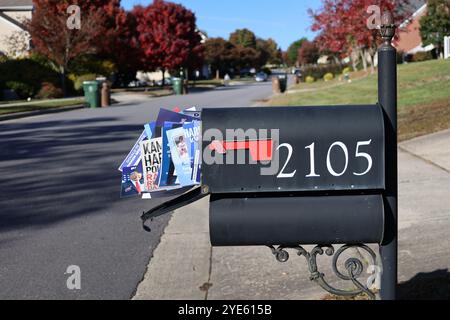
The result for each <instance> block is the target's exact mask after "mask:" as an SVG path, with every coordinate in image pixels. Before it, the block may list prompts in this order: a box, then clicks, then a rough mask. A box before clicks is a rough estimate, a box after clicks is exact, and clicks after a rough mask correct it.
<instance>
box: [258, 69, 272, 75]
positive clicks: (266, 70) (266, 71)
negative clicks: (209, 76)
mask: <svg viewBox="0 0 450 320" xmlns="http://www.w3.org/2000/svg"><path fill="white" fill-rule="evenodd" d="M261 71H262V72H264V73H265V74H267V75H268V76H270V75H271V74H272V70H270V69H269V68H263V69H262V70H261Z"/></svg>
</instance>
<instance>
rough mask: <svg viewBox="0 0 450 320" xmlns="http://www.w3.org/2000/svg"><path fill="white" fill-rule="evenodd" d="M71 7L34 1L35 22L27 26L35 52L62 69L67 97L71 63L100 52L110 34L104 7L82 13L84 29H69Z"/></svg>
mask: <svg viewBox="0 0 450 320" xmlns="http://www.w3.org/2000/svg"><path fill="white" fill-rule="evenodd" d="M86 2H88V1H86ZM74 3H75V4H76V1H74ZM80 5H81V3H80ZM68 6H69V4H68V3H67V2H66V1H54V0H53V1H52V0H34V12H33V16H32V19H31V21H28V22H26V23H25V25H26V28H27V30H28V31H29V33H30V35H31V39H32V43H33V46H34V50H35V51H36V52H38V53H40V54H42V55H44V56H46V57H47V58H48V59H49V60H50V61H52V62H53V63H54V64H55V65H56V66H57V67H58V69H59V71H60V74H61V82H62V83H61V85H62V88H63V91H64V94H66V92H67V90H66V83H65V78H66V72H67V68H68V65H69V62H70V61H71V60H73V59H74V58H76V57H77V56H79V55H81V54H86V53H96V52H98V49H99V46H98V43H99V42H101V40H102V37H103V35H104V34H105V32H106V29H105V21H106V16H105V13H104V12H103V10H102V9H101V7H100V6H98V7H95V6H93V7H91V8H89V9H88V10H87V9H86V10H85V11H84V12H83V11H82V12H83V19H82V20H81V28H80V29H69V28H68V27H67V20H68V14H67V8H68ZM83 8H86V5H84V7H83Z"/></svg>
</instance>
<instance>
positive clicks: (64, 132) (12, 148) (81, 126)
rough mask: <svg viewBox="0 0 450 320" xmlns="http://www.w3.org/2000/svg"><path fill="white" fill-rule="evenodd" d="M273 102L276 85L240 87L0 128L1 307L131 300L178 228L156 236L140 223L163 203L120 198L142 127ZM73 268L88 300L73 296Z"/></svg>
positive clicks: (160, 222)
mask: <svg viewBox="0 0 450 320" xmlns="http://www.w3.org/2000/svg"><path fill="white" fill-rule="evenodd" d="M270 95H271V85H270V83H264V84H256V85H246V86H233V87H228V88H223V89H219V90H214V91H208V92H197V93H192V94H190V95H188V96H180V97H164V98H158V99H148V100H147V99H142V98H139V97H138V96H136V97H134V96H133V97H131V99H130V98H126V99H125V101H124V102H123V103H122V104H121V105H120V106H115V107H111V108H108V109H93V110H90V109H82V110H75V111H71V112H63V113H58V114H49V115H43V116H38V117H33V118H24V119H20V120H14V121H5V122H0V141H1V142H0V146H1V147H0V171H1V174H0V186H1V192H0V299H17V298H22V299H129V298H131V297H132V296H133V294H134V292H135V290H136V287H137V284H138V283H139V282H140V281H141V280H142V278H143V275H144V273H145V269H146V266H147V264H148V262H149V259H150V258H151V255H152V252H153V249H154V248H155V247H156V246H157V245H158V242H159V239H160V235H161V233H162V232H163V230H164V227H165V226H166V224H167V221H168V219H169V217H168V216H165V217H160V218H159V219H157V220H155V221H154V222H153V224H152V228H153V232H152V233H151V234H148V233H146V232H144V231H143V230H142V228H141V224H140V219H139V217H140V214H141V213H142V212H143V211H145V210H148V209H150V208H151V207H153V206H156V205H158V204H159V202H158V201H156V200H150V201H144V200H138V199H128V200H122V199H120V198H119V192H120V174H119V172H118V171H117V167H118V166H119V165H120V163H121V161H122V160H123V158H124V157H125V156H126V154H127V152H128V151H129V149H130V148H131V147H132V145H133V144H134V141H135V140H136V139H137V137H138V136H139V134H140V133H141V132H142V130H143V127H142V125H143V124H144V123H146V122H149V121H151V120H153V119H155V118H156V115H157V113H158V111H159V108H160V107H166V108H170V109H171V108H173V107H175V106H179V107H184V106H198V107H204V106H211V107H214V106H222V107H228V106H248V105H252V104H255V102H256V101H257V100H258V99H263V98H267V97H268V96H270ZM122 98H123V97H122ZM71 265H76V266H79V267H80V269H81V290H69V289H67V286H66V281H67V278H68V277H69V275H67V274H65V272H66V270H67V268H68V267H69V266H71Z"/></svg>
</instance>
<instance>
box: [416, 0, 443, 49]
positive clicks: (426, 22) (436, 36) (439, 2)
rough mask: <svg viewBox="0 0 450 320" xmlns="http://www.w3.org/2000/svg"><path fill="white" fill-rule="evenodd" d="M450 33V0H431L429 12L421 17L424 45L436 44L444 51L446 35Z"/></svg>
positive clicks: (421, 33)
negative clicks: (443, 45)
mask: <svg viewBox="0 0 450 320" xmlns="http://www.w3.org/2000/svg"><path fill="white" fill-rule="evenodd" d="M449 34H450V1H449V0H429V1H428V6H427V13H426V14H425V16H423V17H422V18H421V19H420V35H421V37H422V41H423V44H424V45H430V44H432V45H434V46H435V47H436V51H437V54H438V56H441V53H442V44H443V43H444V37H445V36H446V35H449Z"/></svg>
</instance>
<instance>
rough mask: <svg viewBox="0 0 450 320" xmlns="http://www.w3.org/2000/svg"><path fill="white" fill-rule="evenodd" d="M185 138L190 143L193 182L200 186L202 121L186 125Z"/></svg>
mask: <svg viewBox="0 0 450 320" xmlns="http://www.w3.org/2000/svg"><path fill="white" fill-rule="evenodd" d="M183 128H184V131H185V136H186V138H187V140H188V141H189V145H190V149H189V155H190V160H191V180H192V182H193V183H194V184H199V183H200V179H201V163H202V159H201V141H200V140H201V130H202V129H201V121H194V122H190V123H185V124H184V125H183Z"/></svg>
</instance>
